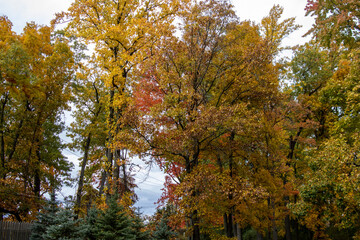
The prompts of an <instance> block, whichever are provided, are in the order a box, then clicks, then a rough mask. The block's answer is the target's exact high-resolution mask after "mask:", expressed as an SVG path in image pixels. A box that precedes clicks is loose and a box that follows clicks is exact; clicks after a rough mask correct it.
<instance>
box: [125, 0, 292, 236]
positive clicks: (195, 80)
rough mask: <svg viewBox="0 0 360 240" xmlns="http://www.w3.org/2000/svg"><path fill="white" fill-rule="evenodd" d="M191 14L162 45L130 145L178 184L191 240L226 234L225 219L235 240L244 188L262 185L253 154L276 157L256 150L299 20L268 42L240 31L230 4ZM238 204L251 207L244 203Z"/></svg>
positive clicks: (141, 88)
mask: <svg viewBox="0 0 360 240" xmlns="http://www.w3.org/2000/svg"><path fill="white" fill-rule="evenodd" d="M275 9H276V10H273V12H274V13H273V15H274V16H272V17H273V18H274V19H278V18H279V15H281V13H280V12H281V9H280V8H279V7H277V8H275ZM185 10H186V11H184V12H182V14H181V15H180V19H179V21H180V23H181V24H180V27H179V29H178V30H177V31H176V32H174V33H173V34H172V35H170V36H167V37H166V39H165V40H166V41H165V40H164V41H161V42H159V45H158V46H157V48H156V51H155V55H154V58H153V59H154V60H153V61H151V60H150V61H149V62H147V64H144V66H143V67H142V68H143V69H144V70H143V77H142V78H141V79H140V80H139V82H138V84H137V85H136V86H135V87H134V89H135V92H134V94H133V96H134V101H135V104H134V107H133V109H132V110H131V111H129V112H128V113H127V114H128V119H129V120H128V122H127V124H128V125H129V126H130V127H131V128H132V132H129V133H128V134H127V135H124V137H126V136H127V137H129V136H132V134H133V133H135V134H136V135H137V136H136V135H135V136H136V137H135V139H132V140H131V137H129V142H131V141H133V142H134V143H137V146H142V148H139V149H138V150H147V151H148V154H150V155H151V156H152V157H154V158H155V159H157V161H158V162H160V164H161V166H162V167H163V168H164V169H165V171H167V172H168V173H169V175H170V176H171V177H173V178H174V179H176V181H177V182H178V186H176V187H175V188H177V190H175V192H174V189H173V187H174V184H172V185H171V184H169V183H167V184H168V186H170V187H171V188H172V189H168V192H167V193H168V194H169V193H172V194H175V197H174V196H172V199H173V200H175V201H177V202H176V204H179V205H180V208H181V210H180V212H181V213H183V215H184V217H186V218H187V224H188V228H189V230H190V232H189V237H190V238H191V239H199V238H200V230H201V231H203V232H205V228H206V226H210V225H209V223H212V224H216V225H218V224H219V221H218V220H220V223H221V222H222V219H223V217H224V222H223V224H224V225H225V226H226V227H225V228H226V233H227V235H228V236H229V237H232V236H234V231H233V225H235V220H234V208H235V206H236V205H237V204H240V199H243V195H242V194H241V193H240V194H239V195H237V194H235V190H234V188H235V186H236V187H237V188H239V189H236V190H237V191H242V190H244V191H245V189H241V188H242V187H244V186H248V187H249V188H248V189H246V191H250V186H253V185H251V183H249V184H247V182H248V179H249V178H250V177H253V176H251V174H249V172H248V171H249V170H250V169H251V167H250V166H253V165H252V163H250V162H251V161H250V160H249V158H248V157H247V156H246V153H244V152H246V150H250V151H251V149H253V148H256V149H257V148H258V149H257V151H258V154H262V155H264V156H265V155H266V154H264V152H263V151H265V149H264V148H262V147H260V146H261V145H262V144H263V142H261V143H259V144H258V145H256V144H255V143H254V141H256V140H255V136H254V138H253V137H251V136H253V135H252V134H251V132H252V131H255V132H258V131H259V130H258V128H260V126H259V121H258V120H257V119H258V118H262V117H263V116H264V112H267V111H264V110H263V109H267V108H269V106H271V104H274V103H275V102H276V101H274V100H273V99H275V98H276V97H272V96H273V95H274V96H276V94H277V92H278V78H277V76H278V70H277V67H276V66H275V64H274V62H273V59H274V56H275V53H276V52H277V51H276V49H277V47H278V44H279V42H280V39H282V38H283V37H285V36H286V35H287V34H288V33H289V32H291V31H292V30H291V29H293V28H294V26H293V21H292V20H291V21H289V20H287V21H286V22H285V23H279V25H281V24H282V25H281V26H278V23H277V22H276V21H275V20H274V21H273V22H271V20H269V22H270V23H271V25H272V26H268V25H267V24H266V23H265V24H264V27H267V28H268V30H269V32H268V35H269V36H268V37H266V34H264V35H265V36H262V35H261V34H260V31H259V27H258V26H256V25H253V24H251V23H250V22H242V23H240V22H239V21H238V19H237V17H236V15H235V13H234V12H233V11H232V9H231V5H230V4H229V3H228V2H227V1H201V2H199V3H192V4H191V5H190V6H189V7H188V8H187V9H185ZM275 12H276V14H275ZM274 22H275V23H274ZM270 23H269V25H270ZM287 28H289V29H287ZM295 28H296V27H295ZM270 31H272V33H271V34H270ZM179 34H181V35H179ZM264 102H266V104H264ZM266 121H267V120H266ZM261 124H263V122H261ZM262 141H265V139H264V140H262ZM274 144H275V142H274ZM260 149H261V150H260ZM275 158H276V157H275V153H274V159H275ZM252 159H254V160H255V159H256V158H255V157H254V158H252ZM281 161H282V160H281ZM281 161H280V162H281ZM246 164H248V165H247V166H246V167H244V165H246ZM254 165H255V164H254ZM280 165H281V164H280ZM249 168H250V169H249ZM211 169H212V170H213V171H212V170H211ZM245 169H246V170H245ZM244 172H246V173H244ZM246 174H247V175H246ZM200 176H202V177H203V178H204V179H201V180H200V179H199V178H201V177H200ZM259 177H260V176H259ZM229 178H230V180H228V179H229ZM168 179H169V178H168ZM205 182H207V184H206V185H204V184H205ZM210 182H211V183H213V184H210ZM237 182H242V183H244V184H237ZM200 183H204V184H200ZM261 185H262V183H259V184H258V185H257V187H259V189H260V187H261ZM205 186H208V187H205ZM252 190H254V189H252ZM254 191H255V190H254ZM259 192H260V191H259ZM236 195H237V196H241V198H240V199H239V198H237V200H238V202H236V203H234V200H232V198H235V196H236ZM245 195H246V194H245ZM167 196H169V195H167ZM211 197H215V199H216V200H215V202H217V203H219V204H218V206H214V204H213V202H214V199H213V200H211ZM217 207H218V208H217ZM210 212H211V214H210ZM213 214H214V215H213ZM179 216H180V215H179ZM214 216H216V217H214ZM237 219H238V220H237V221H238V222H240V219H241V216H238V218H237ZM208 221H209V222H208ZM224 225H223V226H224Z"/></svg>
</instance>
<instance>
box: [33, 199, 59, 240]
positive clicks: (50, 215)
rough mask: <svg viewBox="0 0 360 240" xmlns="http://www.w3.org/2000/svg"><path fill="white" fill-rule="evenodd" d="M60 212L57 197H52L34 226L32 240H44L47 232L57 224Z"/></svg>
mask: <svg viewBox="0 0 360 240" xmlns="http://www.w3.org/2000/svg"><path fill="white" fill-rule="evenodd" d="M58 211H59V208H58V206H57V202H56V199H55V195H54V194H52V195H51V200H50V201H49V202H48V203H47V204H46V206H45V207H44V209H43V210H42V211H41V212H40V213H39V215H38V220H37V221H36V222H35V223H34V224H33V226H32V230H31V236H30V240H43V239H45V238H44V235H45V233H46V230H47V229H48V227H49V226H52V225H54V224H55V222H56V213H57V212H58Z"/></svg>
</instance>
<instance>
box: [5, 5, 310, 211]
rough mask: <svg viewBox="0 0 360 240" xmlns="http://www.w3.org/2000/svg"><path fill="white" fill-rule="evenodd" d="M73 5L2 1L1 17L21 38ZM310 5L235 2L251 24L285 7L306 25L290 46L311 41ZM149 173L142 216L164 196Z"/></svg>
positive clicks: (157, 177) (158, 178)
mask: <svg viewBox="0 0 360 240" xmlns="http://www.w3.org/2000/svg"><path fill="white" fill-rule="evenodd" d="M71 2H72V1H71V0H0V15H6V16H8V18H9V19H10V20H11V22H12V23H13V30H14V31H16V32H17V33H18V34H19V33H21V32H22V29H23V27H24V26H25V24H26V22H30V21H34V22H35V23H37V24H45V25H47V24H49V22H50V20H51V19H52V18H53V17H54V14H55V13H57V12H61V11H65V10H67V8H68V7H69V6H70V4H71ZM306 2H307V1H306V0H276V1H275V0H232V3H233V5H234V7H235V10H236V12H237V15H238V16H239V17H240V20H251V21H255V22H256V23H259V22H260V21H261V19H262V18H263V17H264V16H266V15H267V14H268V13H269V10H270V9H271V7H272V6H273V5H274V4H279V5H280V6H283V7H284V14H283V17H284V18H289V17H296V23H297V24H300V25H302V26H303V28H301V29H300V30H298V31H297V32H295V33H292V34H291V35H290V36H289V37H288V38H286V39H285V40H284V45H286V46H294V45H297V44H303V43H304V42H306V41H307V40H308V39H309V38H307V39H304V38H302V35H303V34H305V33H306V32H307V30H308V29H309V28H310V27H311V25H312V24H313V20H312V18H310V17H305V11H304V8H305V5H306ZM64 154H65V155H66V156H67V157H68V158H69V159H70V160H71V161H73V162H75V165H78V163H77V160H76V159H77V158H78V156H80V154H79V153H71V152H70V151H68V150H66V151H65V152H64ZM145 172H146V171H145V170H141V171H140V172H139V173H138V174H137V176H136V177H135V178H136V180H137V182H138V183H139V184H138V186H139V188H138V189H137V190H136V192H137V194H138V195H139V199H140V200H139V202H138V203H137V204H136V205H137V206H139V207H141V208H142V212H144V213H146V214H151V213H153V212H154V209H155V205H154V202H156V201H157V199H158V198H159V197H160V195H161V188H162V187H163V186H162V182H163V179H164V178H163V175H162V174H161V171H160V170H159V169H158V168H156V167H154V168H153V169H152V171H151V172H150V175H149V177H147V178H146V173H145ZM75 175H76V173H75ZM144 180H145V181H144ZM74 188H75V187H74ZM69 192H71V190H69V189H66V190H65V191H63V194H64V195H66V194H68V193H69Z"/></svg>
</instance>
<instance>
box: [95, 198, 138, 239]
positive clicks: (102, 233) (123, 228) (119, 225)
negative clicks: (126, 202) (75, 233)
mask: <svg viewBox="0 0 360 240" xmlns="http://www.w3.org/2000/svg"><path fill="white" fill-rule="evenodd" d="M95 229H96V233H95V236H96V239H102V240H135V239H136V237H135V233H134V230H133V228H132V223H131V219H130V218H129V216H128V215H127V213H126V212H125V211H124V208H123V207H122V206H120V205H118V203H117V202H116V197H112V198H111V199H110V200H109V202H108V208H107V209H106V210H105V211H104V212H103V213H102V214H101V215H100V216H99V218H98V220H97V221H96V223H95Z"/></svg>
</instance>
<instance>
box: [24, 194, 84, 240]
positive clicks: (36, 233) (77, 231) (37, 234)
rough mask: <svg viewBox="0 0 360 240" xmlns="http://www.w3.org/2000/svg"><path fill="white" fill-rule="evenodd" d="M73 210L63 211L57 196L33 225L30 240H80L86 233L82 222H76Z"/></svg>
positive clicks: (53, 197) (52, 196)
mask: <svg viewBox="0 0 360 240" xmlns="http://www.w3.org/2000/svg"><path fill="white" fill-rule="evenodd" d="M74 217H75V215H74V214H73V212H72V211H71V210H68V209H61V208H59V207H58V202H57V201H56V199H55V195H54V194H52V195H51V200H50V201H49V202H48V203H47V205H46V206H45V207H44V209H43V211H42V212H40V213H39V215H38V221H36V222H35V223H34V225H33V228H32V232H31V237H30V240H80V239H83V235H84V233H85V229H84V227H82V224H80V220H77V221H74Z"/></svg>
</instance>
